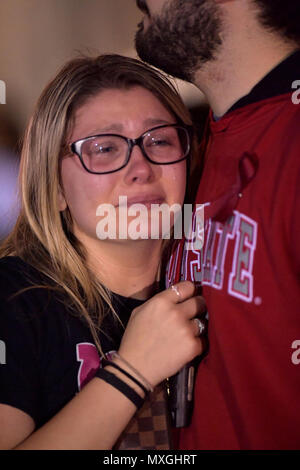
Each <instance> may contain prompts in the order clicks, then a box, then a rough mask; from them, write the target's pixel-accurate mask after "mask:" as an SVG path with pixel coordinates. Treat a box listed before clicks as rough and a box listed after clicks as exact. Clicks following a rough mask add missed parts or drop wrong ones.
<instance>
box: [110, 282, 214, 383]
mask: <svg viewBox="0 0 300 470" xmlns="http://www.w3.org/2000/svg"><path fill="white" fill-rule="evenodd" d="M176 291H177V292H176ZM205 311H206V306H205V302H204V299H203V297H200V296H197V295H195V286H194V284H193V283H192V282H190V281H183V282H180V283H178V284H176V289H172V288H170V289H167V290H165V291H163V292H160V293H159V294H157V295H155V296H154V297H152V298H151V299H150V300H148V301H147V302H145V303H144V304H143V305H141V306H140V307H138V308H136V309H134V310H133V312H132V315H131V318H130V320H129V322H128V325H127V328H126V330H125V333H124V336H123V339H122V342H121V345H120V349H119V353H120V355H121V356H122V357H124V359H126V360H127V361H128V362H129V363H130V364H131V365H132V366H133V367H135V368H136V369H137V370H138V371H139V372H140V373H141V374H142V375H143V376H144V377H145V378H146V379H147V380H148V381H149V382H150V384H151V385H153V386H155V385H157V384H158V383H160V382H161V381H162V380H163V379H165V378H166V377H169V376H171V375H174V374H175V373H176V372H178V370H179V369H181V368H182V367H183V366H184V365H185V364H186V363H187V362H189V361H191V360H192V359H193V358H194V357H196V356H197V355H199V354H201V353H202V351H203V343H202V339H201V337H199V326H198V325H197V322H195V321H193V318H195V317H197V316H199V315H201V314H203V313H204V312H205Z"/></svg>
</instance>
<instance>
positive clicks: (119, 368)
mask: <svg viewBox="0 0 300 470" xmlns="http://www.w3.org/2000/svg"><path fill="white" fill-rule="evenodd" d="M101 363H102V366H103V367H106V366H111V367H114V368H115V369H117V370H119V371H120V372H122V374H124V375H126V377H128V378H129V379H130V380H132V381H133V382H134V383H135V384H136V385H138V386H139V387H140V388H141V389H142V390H143V391H144V392H145V395H148V393H149V390H148V389H147V388H146V387H145V386H144V385H143V384H142V383H141V382H140V381H139V380H137V379H136V378H135V377H133V376H132V375H131V374H129V372H127V371H126V370H124V369H122V367H120V366H119V365H118V364H116V363H115V362H113V361H108V360H107V359H102V360H101Z"/></svg>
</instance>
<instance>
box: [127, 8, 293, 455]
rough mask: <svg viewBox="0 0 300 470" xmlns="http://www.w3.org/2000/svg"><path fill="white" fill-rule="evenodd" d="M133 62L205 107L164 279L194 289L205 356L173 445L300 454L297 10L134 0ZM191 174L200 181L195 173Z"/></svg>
mask: <svg viewBox="0 0 300 470" xmlns="http://www.w3.org/2000/svg"><path fill="white" fill-rule="evenodd" d="M137 5H138V7H139V8H140V9H141V10H142V11H143V12H144V15H145V16H144V19H143V21H142V23H141V24H140V25H139V30H138V32H137V35H136V48H137V51H138V54H139V56H140V58H141V59H143V60H145V61H147V62H149V63H151V64H152V65H154V66H156V67H159V68H161V69H162V70H164V71H165V72H167V73H168V74H171V75H173V76H175V77H178V78H181V79H184V80H187V81H190V82H192V83H194V84H195V85H196V86H198V88H200V90H202V91H203V92H204V94H205V95H206V97H207V100H208V102H209V104H210V107H211V112H210V116H209V123H208V129H207V132H206V133H205V136H204V144H203V146H202V147H203V148H204V149H205V151H204V152H203V155H202V154H201V158H202V167H203V171H202V174H201V182H200V185H199V189H198V194H197V199H196V203H197V204H205V242H204V246H203V249H202V250H201V252H200V251H197V250H191V249H190V250H188V249H186V246H185V243H184V241H183V242H182V243H181V245H179V247H178V248H177V250H176V252H175V253H174V254H173V256H172V257H171V260H170V263H169V268H168V272H167V281H168V284H172V283H173V282H176V281H177V280H179V279H183V278H184V279H189V280H192V281H193V282H195V283H197V284H199V285H201V286H202V289H203V295H204V296H205V298H206V302H207V306H208V313H209V328H208V330H209V352H208V355H207V356H206V357H205V358H204V359H203V360H202V362H201V363H200V366H199V369H198V373H197V379H196V386H195V404H194V413H193V418H192V422H191V425H190V426H189V427H187V428H182V429H181V430H180V432H179V447H180V448H182V449H299V448H300V433H299V425H300V407H299V396H300V375H299V373H300V282H299V277H300V276H299V274H300V248H299V239H300V222H299V207H300V206H299V203H300V158H299V157H300V155H299V152H300V150H299V149H300V132H299V127H300V104H299V103H300V99H299V96H300V92H299V87H300V51H299V44H300V2H296V1H294V0H240V1H239V0H236V1H234V0H137ZM199 180H200V174H199Z"/></svg>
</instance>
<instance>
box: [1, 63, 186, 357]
mask: <svg viewBox="0 0 300 470" xmlns="http://www.w3.org/2000/svg"><path fill="white" fill-rule="evenodd" d="M133 86H142V87H144V88H146V89H148V90H149V91H151V92H152V93H153V94H154V95H156V96H157V98H158V99H159V100H160V101H161V102H162V104H163V105H164V106H165V107H166V108H167V109H168V110H169V111H170V112H171V113H172V114H173V115H175V117H176V118H177V120H178V122H179V123H181V124H185V125H191V124H192V122H191V118H190V115H189V112H188V110H187V109H186V107H185V106H184V104H183V102H182V100H181V98H180V96H179V94H178V92H177V91H176V89H175V88H174V85H173V84H172V83H171V82H170V81H169V80H168V79H167V78H166V77H165V76H164V75H162V74H161V73H160V72H158V71H155V70H153V69H152V68H151V67H149V66H148V65H145V64H143V63H142V62H140V61H138V60H135V59H131V58H127V57H123V56H119V55H102V56H99V57H95V58H91V57H80V58H76V59H73V60H71V61H69V62H68V63H67V64H66V65H65V66H64V67H63V68H62V69H61V70H60V72H59V73H58V74H57V75H56V77H55V78H54V79H53V80H52V81H51V82H50V83H49V84H48V85H47V87H46V88H45V90H44V91H43V93H42V95H41V97H40V98H39V100H38V103H37V105H36V108H35V110H34V113H33V116H32V118H31V119H30V122H29V125H28V127H27V130H26V132H25V137H24V143H23V148H22V154H21V165H20V193H21V203H22V207H21V212H20V215H19V218H18V220H17V223H16V226H15V228H14V230H13V232H12V233H11V234H10V235H9V237H8V238H7V239H6V240H5V242H4V243H3V244H2V246H1V248H0V257H4V256H19V257H20V258H21V259H23V260H24V261H25V262H27V263H29V264H30V265H31V266H33V267H35V268H36V269H37V270H39V271H40V272H42V273H43V274H44V275H45V276H46V277H47V278H48V279H49V280H51V281H52V282H50V283H48V284H49V285H48V284H47V285H45V286H44V287H47V288H52V289H53V288H54V289H56V290H60V291H63V292H64V293H66V294H67V298H68V299H69V300H70V305H69V307H70V308H73V309H74V310H75V311H77V312H79V314H80V315H81V316H82V317H83V318H84V319H85V320H86V322H87V324H88V326H89V328H90V330H91V333H92V336H93V338H94V341H95V343H96V345H97V347H98V349H99V351H100V353H102V351H101V345H100V344H99V339H98V333H99V330H100V326H101V322H102V319H103V316H104V313H105V303H106V306H108V308H110V309H111V310H112V312H114V309H113V306H112V302H111V293H110V291H109V290H108V289H107V288H106V287H105V286H103V285H102V284H101V283H100V282H99V281H98V280H97V279H96V277H95V276H94V275H93V273H92V272H91V271H90V270H89V268H88V267H87V263H86V262H85V260H86V253H85V249H84V247H83V246H82V244H81V243H79V241H78V239H76V237H75V236H74V234H73V230H72V218H71V215H70V213H69V210H68V209H66V210H65V211H64V212H63V213H60V211H59V208H58V191H59V187H60V157H61V155H62V151H63V148H64V146H65V144H66V138H67V135H68V134H69V132H70V129H71V128H72V125H73V118H74V114H75V111H76V109H78V107H80V106H81V105H82V104H83V103H84V102H85V101H86V100H87V99H88V98H90V97H92V96H94V95H96V94H98V93H99V92H101V91H102V90H105V89H114V88H115V89H120V88H121V89H122V88H124V89H125V88H130V87H133ZM39 287H40V286H39Z"/></svg>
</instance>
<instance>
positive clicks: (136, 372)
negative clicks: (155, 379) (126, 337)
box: [112, 352, 153, 392]
mask: <svg viewBox="0 0 300 470" xmlns="http://www.w3.org/2000/svg"><path fill="white" fill-rule="evenodd" d="M114 357H117V358H118V359H119V360H120V361H121V362H123V363H124V364H125V365H126V366H127V367H128V368H129V369H131V370H132V372H133V373H134V374H135V375H137V377H138V378H139V379H140V381H141V382H143V383H144V384H145V386H146V388H147V389H148V391H149V392H153V387H152V385H151V384H150V383H149V382H148V380H146V379H145V377H143V376H142V375H141V374H140V373H139V371H138V370H136V369H135V368H134V367H133V366H132V365H131V364H129V362H127V361H126V360H125V359H124V358H123V357H122V356H120V354H118V353H117V352H114V353H113V354H112V358H114Z"/></svg>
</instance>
